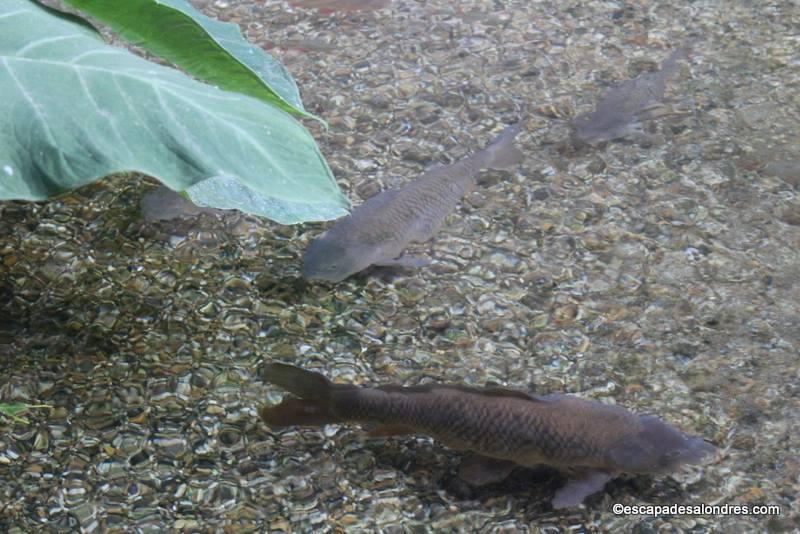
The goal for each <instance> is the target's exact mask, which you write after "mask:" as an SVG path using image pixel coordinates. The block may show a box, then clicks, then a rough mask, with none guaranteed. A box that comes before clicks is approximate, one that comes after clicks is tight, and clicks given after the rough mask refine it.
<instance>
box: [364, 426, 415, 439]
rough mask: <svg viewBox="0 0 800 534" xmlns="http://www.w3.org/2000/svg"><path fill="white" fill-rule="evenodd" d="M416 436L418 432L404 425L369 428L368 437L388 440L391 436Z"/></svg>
mask: <svg viewBox="0 0 800 534" xmlns="http://www.w3.org/2000/svg"><path fill="white" fill-rule="evenodd" d="M409 434H416V431H415V430H414V429H413V428H411V427H409V426H404V425H377V426H374V427H371V428H367V435H368V436H369V437H371V438H387V437H389V436H407V435H409Z"/></svg>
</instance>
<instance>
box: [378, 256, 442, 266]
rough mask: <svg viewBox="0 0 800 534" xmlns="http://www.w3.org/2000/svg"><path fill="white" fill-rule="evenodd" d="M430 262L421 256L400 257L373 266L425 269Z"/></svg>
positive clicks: (381, 261)
mask: <svg viewBox="0 0 800 534" xmlns="http://www.w3.org/2000/svg"><path fill="white" fill-rule="evenodd" d="M430 264H431V260H430V259H429V258H425V257H422V256H400V257H397V258H392V259H388V260H380V261H376V262H375V263H374V265H379V266H381V267H425V266H426V265H430Z"/></svg>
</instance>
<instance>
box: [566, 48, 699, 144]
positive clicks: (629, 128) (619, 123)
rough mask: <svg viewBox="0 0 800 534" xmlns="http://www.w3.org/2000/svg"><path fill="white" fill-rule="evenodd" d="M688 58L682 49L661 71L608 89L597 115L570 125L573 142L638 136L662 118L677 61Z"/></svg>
mask: <svg viewBox="0 0 800 534" xmlns="http://www.w3.org/2000/svg"><path fill="white" fill-rule="evenodd" d="M688 54H689V51H688V49H687V48H679V49H678V50H676V51H674V52H673V53H672V54H670V56H669V57H668V58H667V59H665V60H664V62H663V63H662V64H661V68H660V69H659V70H657V71H655V72H649V73H646V74H642V75H640V76H637V77H636V78H634V79H632V80H627V81H625V82H622V83H621V84H619V85H617V86H616V87H612V88H611V89H609V90H608V91H607V92H606V93H605V94H604V95H603V98H601V99H600V101H599V102H598V103H597V107H596V108H595V110H594V111H591V112H589V113H584V114H583V115H579V116H577V117H575V118H574V119H573V120H572V121H571V123H570V126H571V127H572V137H573V140H575V141H577V142H579V143H586V144H590V145H591V144H594V143H598V142H600V141H611V140H614V139H619V138H621V137H626V136H628V135H630V134H635V133H638V132H639V131H640V129H641V122H642V121H643V120H647V119H651V118H655V117H657V116H658V115H659V114H660V113H659V111H658V110H659V108H660V107H661V101H662V100H663V99H664V91H665V90H666V86H667V81H668V80H669V78H670V77H671V76H672V75H673V74H675V73H676V72H677V71H678V60H679V59H681V58H687V57H688Z"/></svg>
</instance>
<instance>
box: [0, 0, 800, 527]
mask: <svg viewBox="0 0 800 534" xmlns="http://www.w3.org/2000/svg"><path fill="white" fill-rule="evenodd" d="M672 4H673V3H657V4H656V5H655V7H648V4H641V3H629V4H622V3H606V2H577V1H576V2H522V1H519V2H488V1H483V2H482V1H464V2H458V5H459V6H460V7H459V9H454V7H453V5H454V3H453V2H445V1H440V2H414V1H409V0H395V1H394V2H393V3H392V6H391V8H390V9H386V10H379V11H374V12H361V13H354V14H333V15H327V14H320V13H317V12H315V11H308V10H303V9H298V8H289V7H288V4H285V3H282V2H277V1H267V2H252V3H248V2H221V1H218V2H216V3H214V4H211V5H209V6H208V7H207V8H206V9H207V11H208V12H209V13H212V14H215V15H217V16H219V17H221V18H225V19H230V20H234V21H237V22H240V23H241V24H243V26H245V29H246V31H245V33H246V34H247V36H248V37H249V38H250V39H251V40H253V41H256V42H259V43H261V44H262V45H263V46H265V47H269V48H270V49H271V51H272V52H273V53H275V54H276V56H277V57H279V58H280V59H281V61H283V62H284V63H285V64H286V66H287V67H288V68H289V70H290V71H291V72H292V74H293V76H294V77H295V79H296V81H297V83H298V85H299V86H300V88H301V92H302V95H303V99H304V102H305V103H306V106H307V108H308V109H309V110H310V111H311V112H312V113H315V114H318V115H320V116H322V117H324V118H325V119H326V120H327V121H328V123H329V124H330V130H329V131H327V132H325V131H322V130H321V129H320V128H318V126H317V125H315V124H309V128H311V129H312V131H313V132H314V134H315V136H317V138H318V139H319V140H320V145H321V147H322V150H323V152H324V153H325V154H326V156H327V157H328V161H329V163H330V164H331V167H332V168H333V171H334V173H335V175H336V176H337V178H338V179H339V180H340V184H341V185H342V188H343V190H344V191H345V192H346V193H347V194H348V195H349V196H350V198H351V199H353V201H354V203H358V202H361V201H362V200H363V199H365V198H368V197H369V196H371V195H372V194H374V193H375V192H377V191H379V190H380V189H383V188H385V187H389V186H398V185H400V184H404V183H406V182H407V181H408V180H410V179H413V178H414V177H416V176H418V175H419V174H420V173H421V172H422V171H423V170H424V169H425V168H426V167H427V166H429V165H430V164H432V163H435V162H442V163H447V162H451V161H455V160H457V159H458V158H460V157H462V156H464V155H466V154H468V153H470V152H471V151H473V150H476V149H478V148H480V147H482V146H484V144H485V143H486V142H487V141H489V140H490V139H491V137H492V136H493V134H494V133H496V132H497V131H498V130H499V129H500V128H501V126H502V125H504V124H507V123H511V122H513V121H515V120H517V119H519V118H521V119H523V121H524V130H525V131H524V132H523V133H522V134H521V135H520V136H519V140H518V143H517V146H519V147H520V148H521V149H522V150H523V151H524V152H525V153H526V156H527V157H526V160H525V162H524V163H523V164H522V165H521V166H520V168H519V170H518V171H515V172H491V173H487V174H486V176H485V179H484V180H483V181H482V185H481V186H480V187H478V188H477V189H476V191H475V192H474V193H473V194H471V195H470V196H469V197H468V198H466V199H465V200H464V202H462V206H461V208H459V210H458V211H457V212H456V213H455V214H454V215H453V216H452V217H450V218H449V220H448V222H447V224H446V225H445V227H444V229H443V231H442V232H441V233H440V234H439V236H437V237H436V238H435V239H434V240H433V241H432V243H431V244H426V245H423V246H418V247H414V251H416V252H420V253H428V254H430V255H431V256H432V258H433V259H434V260H435V262H434V264H433V265H432V266H431V267H430V268H427V269H423V270H420V271H417V272H405V273H401V274H394V275H392V276H390V275H388V274H386V273H379V274H373V275H362V276H358V277H354V278H351V279H349V280H348V281H346V282H344V283H341V284H337V285H335V286H332V285H328V284H313V283H312V284H310V283H306V282H305V281H303V280H301V279H300V278H299V260H300V257H301V255H302V251H303V250H304V248H305V246H306V245H307V243H308V241H309V240H310V239H311V238H313V237H315V236H317V235H318V234H319V232H320V231H321V229H323V228H325V227H326V226H325V225H311V224H310V225H305V226H296V227H280V226H277V225H273V224H270V223H269V222H258V221H255V220H253V219H251V218H249V217H244V216H238V215H233V214H231V215H226V216H225V217H224V219H223V220H218V219H216V218H215V217H213V216H208V215H203V216H201V217H200V218H198V219H194V220H187V221H181V222H164V223H147V222H143V221H142V220H141V216H140V213H139V208H138V205H139V202H140V200H141V198H142V196H144V194H145V193H146V192H147V191H149V190H151V189H152V188H153V187H154V185H153V184H152V182H151V181H148V180H144V179H141V178H138V177H115V178H112V179H110V180H106V181H103V182H101V183H98V184H94V185H92V186H89V187H86V188H83V189H81V190H80V191H78V192H76V193H74V194H72V195H68V196H65V197H63V198H60V199H58V200H56V201H53V202H49V203H39V204H30V203H21V202H6V203H2V204H0V235H1V236H2V237H3V244H2V245H1V246H2V248H0V273H2V276H1V277H0V299H1V300H0V302H1V303H2V304H1V305H0V306H1V307H0V354H2V357H3V358H2V363H1V364H0V365H2V372H0V402H28V403H31V404H40V403H46V404H49V405H52V406H53V409H52V410H32V411H31V412H30V413H28V414H26V416H25V417H26V418H27V419H28V420H29V421H30V423H29V424H22V423H13V422H12V421H10V420H9V419H7V418H2V417H0V430H2V435H0V496H2V499H1V501H2V503H3V504H2V506H1V507H0V527H2V530H4V531H11V532H27V531H30V530H32V529H36V528H41V527H42V526H45V527H48V528H49V529H51V530H53V531H56V530H78V529H81V530H84V531H105V530H112V531H113V530H119V531H122V530H125V529H131V528H132V529H134V530H137V529H138V530H139V531H142V532H145V531H162V529H163V528H165V527H166V528H170V529H173V530H185V531H187V532H207V531H208V532H212V531H223V532H246V531H260V530H271V531H276V532H277V531H285V532H290V531H291V532H307V531H311V530H315V531H316V530H319V531H322V532H326V531H327V532H330V531H361V530H368V531H383V532H403V531H413V532H425V531H437V532H451V531H453V532H455V531H464V532H474V531H479V532H484V531H485V532H516V531H523V532H526V531H537V530H545V531H560V530H568V529H573V530H578V531H605V530H612V531H616V530H619V529H624V530H635V531H637V532H650V531H659V532H668V531H688V530H692V531H722V532H753V531H763V530H764V529H770V530H772V531H791V530H796V529H800V505H798V502H797V498H796V495H797V494H798V493H800V453H798V450H800V433H798V431H797V428H798V424H800V420H799V419H800V415H798V414H800V410H799V408H800V400H799V397H798V395H800V387H798V384H800V364H799V363H798V358H799V357H800V315H799V313H800V284H798V282H797V281H798V279H800V199H798V192H797V189H796V187H797V176H796V169H797V161H798V160H800V149H798V146H800V144H798V140H799V139H798V138H799V137H800V130H799V129H798V125H800V116H798V115H800V96H799V95H800V93H798V88H800V72H799V70H800V65H799V64H798V55H797V49H798V44H800V43H798V40H797V36H796V31H793V29H794V28H797V27H798V25H800V8H798V7H797V6H796V5H795V4H793V3H792V2H781V1H773V2H745V1H742V2H710V1H701V2H692V3H687V4H685V5H684V4H683V3H674V5H672ZM687 39H688V40H692V41H693V50H694V53H693V56H692V58H691V60H690V61H689V62H684V63H683V64H682V65H681V69H680V71H681V72H680V74H679V75H678V76H676V77H675V78H674V79H673V80H671V82H670V84H669V88H668V90H667V99H666V103H667V104H668V105H669V106H670V107H671V108H673V110H674V111H675V112H674V113H672V114H670V115H668V116H665V117H662V118H661V119H659V120H658V121H654V122H652V123H648V124H646V125H645V132H644V133H645V134H647V135H646V136H644V137H641V138H638V139H636V140H633V141H631V140H627V141H622V142H613V143H608V144H607V145H605V146H600V147H595V148H582V149H574V148H572V147H570V146H569V145H568V144H567V143H566V142H565V141H566V139H567V138H568V137H569V131H568V128H567V121H568V119H570V118H571V117H573V116H574V115H576V114H578V113H582V112H585V111H588V110H590V109H591V108H592V106H593V105H594V103H595V102H596V100H597V98H598V97H599V96H600V95H601V94H603V92H604V91H605V90H606V89H607V88H608V87H609V86H610V85H612V84H614V83H617V82H620V81H623V80H625V79H629V78H631V77H633V76H636V75H637V74H639V73H641V72H643V71H647V70H651V69H652V68H653V67H654V66H656V65H657V64H658V63H659V62H660V61H661V60H663V59H664V57H666V56H667V55H668V54H669V52H670V50H671V49H672V48H673V47H675V46H678V45H680V44H682V43H684V42H685V41H686V40H687ZM303 42H307V43H309V46H306V47H304V46H302V43H303ZM281 43H286V46H283V45H282V44H281ZM792 165H794V166H792ZM775 169H779V172H778V171H775ZM780 169H783V170H782V171H780ZM786 169H788V170H786ZM791 169H795V171H794V172H793V171H792V170H791ZM271 360H281V361H286V362H291V363H295V364H297V365H303V366H306V367H309V368H314V369H317V370H321V371H324V372H325V373H326V374H327V375H328V376H331V377H333V378H335V379H337V380H340V381H346V382H360V383H365V384H374V383H403V384H413V383H419V382H420V381H426V380H441V381H447V382H458V383H468V384H483V383H485V382H486V381H490V380H491V381H495V382H500V383H505V384H508V385H510V386H514V387H519V388H535V389H536V390H537V391H539V392H555V391H559V392H568V393H574V394H579V395H581V396H584V397H586V398H592V399H596V400H600V401H603V402H613V403H617V404H620V405H623V406H625V407H627V408H629V409H631V410H634V411H637V412H641V413H645V412H648V413H654V414H657V415H658V416H659V417H661V418H663V419H665V420H667V421H669V422H671V423H673V424H675V425H677V426H680V427H681V428H683V429H684V430H686V431H688V432H691V433H694V434H698V435H702V436H705V437H707V438H709V439H711V440H712V441H713V442H714V443H715V444H716V445H717V446H718V447H719V449H720V451H721V453H720V455H719V457H718V458H717V459H715V460H714V461H713V462H711V463H710V464H708V465H705V466H701V467H695V468H691V469H688V470H686V471H685V472H682V473H677V474H675V475H673V476H659V477H655V478H648V477H623V478H622V479H618V480H616V481H614V482H612V483H609V484H608V485H607V486H606V490H605V492H604V493H601V494H598V495H596V496H594V497H592V498H590V499H589V500H588V501H587V503H586V507H585V508H582V509H575V510H571V511H553V510H552V509H551V507H550V504H549V501H550V499H551V498H552V495H553V492H554V490H555V489H556V488H557V487H558V486H559V485H560V484H561V479H560V478H559V477H558V475H555V474H552V473H549V472H544V473H541V472H530V471H518V472H517V473H515V475H513V477H512V479H511V480H510V481H509V482H507V483H505V484H500V485H493V486H490V487H487V488H481V489H475V488H469V487H467V486H465V485H464V484H462V483H460V482H459V481H458V479H457V477H456V473H457V462H458V460H459V458H460V454H459V453H457V452H454V451H452V450H448V449H445V448H443V447H441V446H440V445H438V444H436V443H434V442H432V441H430V440H429V439H426V438H424V437H403V438H393V439H388V440H368V439H366V438H364V436H363V433H362V432H361V431H360V430H359V429H357V428H356V427H345V426H329V427H326V428H325V429H324V431H318V430H290V431H282V432H271V431H270V430H269V429H268V428H266V427H265V426H264V425H263V424H261V423H260V422H259V421H258V420H257V419H256V409H257V407H258V406H259V405H260V403H262V402H265V401H273V402H274V401H277V400H278V399H279V398H280V395H281V392H280V391H278V390H277V389H275V388H272V387H269V386H267V385H265V384H264V383H263V382H262V381H261V380H260V377H259V366H260V365H261V364H262V363H263V362H265V361H271ZM614 503H624V504H647V503H653V504H674V503H675V504H700V503H709V504H725V503H727V504H751V505H754V504H774V505H778V506H779V507H780V509H781V514H780V515H770V516H754V515H744V516H737V515H727V516H669V515H664V516H660V517H652V516H619V515H615V514H613V513H612V511H611V509H612V505H613V504H614Z"/></svg>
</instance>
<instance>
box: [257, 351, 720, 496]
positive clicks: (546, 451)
mask: <svg viewBox="0 0 800 534" xmlns="http://www.w3.org/2000/svg"><path fill="white" fill-rule="evenodd" d="M265 371H266V373H265V379H266V381H267V382H269V383H271V384H275V385H277V386H280V387H282V388H283V389H286V390H288V391H289V392H290V393H292V394H293V395H295V396H296V397H297V398H289V399H285V400H284V401H283V402H281V403H280V404H278V405H277V406H271V407H262V408H261V409H260V410H259V414H260V415H261V418H262V419H263V420H264V422H266V423H267V424H268V425H270V426H271V427H284V426H293V425H312V426H317V425H325V424H329V423H347V422H360V423H367V424H371V425H376V426H375V429H374V430H373V431H372V432H371V433H370V434H371V435H372V436H390V435H394V434H426V435H429V436H432V437H433V438H434V439H436V440H438V441H441V442H442V443H444V444H445V445H447V446H448V447H451V448H453V449H456V450H458V451H468V452H471V453H473V454H472V456H469V457H467V458H465V460H464V461H463V462H462V463H461V468H460V471H459V476H460V477H461V478H462V479H464V480H465V481H467V482H469V483H472V484H476V485H480V484H487V483H490V482H497V481H500V480H502V479H504V478H505V477H506V476H508V475H509V474H510V473H511V471H512V470H513V469H514V468H515V467H516V466H528V467H532V466H535V465H540V464H544V465H549V466H552V467H555V468H558V469H561V470H564V471H566V472H567V473H569V475H570V481H569V482H567V484H566V485H565V486H564V487H562V488H561V489H559V490H558V491H557V492H556V494H555V497H554V498H553V500H552V503H553V507H554V508H566V507H572V506H578V505H580V504H581V503H582V502H583V500H584V499H585V498H586V497H587V496H589V495H591V494H593V493H596V492H598V491H600V490H602V489H603V487H604V486H605V484H606V482H608V481H609V480H611V479H612V478H614V477H616V476H617V475H619V474H620V473H622V472H626V473H668V472H670V471H674V470H677V469H678V468H680V467H681V466H682V465H684V464H695V463H699V462H700V461H701V460H702V459H703V458H704V457H706V456H708V455H711V454H712V453H713V452H714V451H715V448H714V447H713V446H712V445H711V444H710V443H707V442H706V441H704V440H703V439H701V438H698V437H692V436H687V435H686V434H684V433H682V432H680V431H679V430H677V429H675V428H674V427H672V426H670V425H668V424H667V423H664V422H663V421H661V420H660V419H658V418H656V417H653V416H649V415H644V416H639V415H636V414H634V413H631V412H629V411H628V410H626V409H624V408H621V407H619V406H610V405H606V404H601V403H599V402H592V401H587V400H583V399H580V398H578V397H573V396H569V395H547V396H538V395H530V394H528V393H525V392H523V391H518V390H513V389H507V388H503V387H486V388H470V387H464V386H448V385H440V384H431V385H424V386H414V387H401V386H378V387H372V388H371V387H359V386H354V385H346V384H334V383H333V382H331V381H330V380H328V379H327V378H325V377H324V376H323V375H321V374H319V373H314V372H311V371H306V370H304V369H300V368H298V367H293V366H291V365H286V364H281V363H274V364H270V365H267V367H266V369H265Z"/></svg>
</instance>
